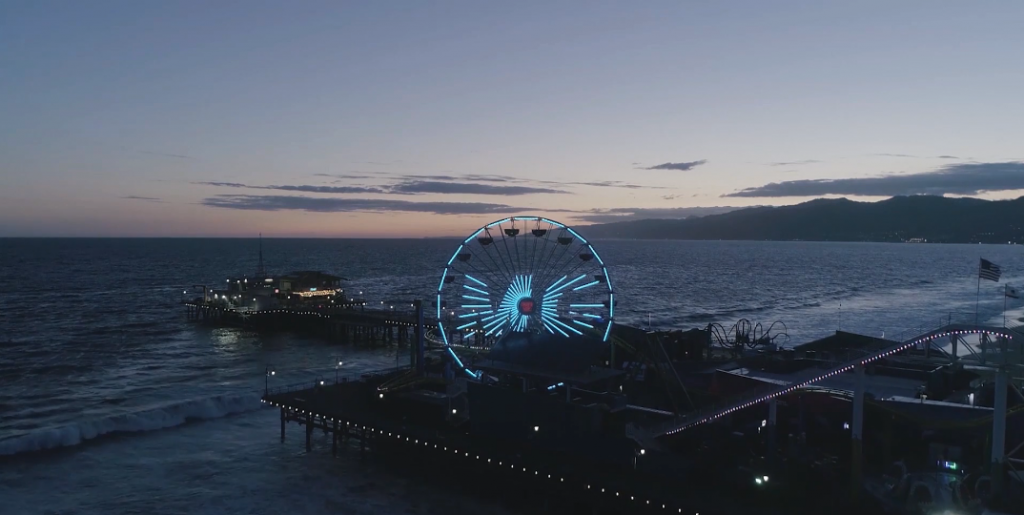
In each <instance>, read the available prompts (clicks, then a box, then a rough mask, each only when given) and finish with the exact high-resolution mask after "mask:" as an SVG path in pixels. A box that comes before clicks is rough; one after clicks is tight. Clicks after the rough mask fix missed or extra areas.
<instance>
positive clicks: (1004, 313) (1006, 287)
mask: <svg viewBox="0 0 1024 515" xmlns="http://www.w3.org/2000/svg"><path fill="white" fill-rule="evenodd" d="M1008 293H1010V285H1009V284H1004V285H1003V327H1006V294H1008Z"/></svg>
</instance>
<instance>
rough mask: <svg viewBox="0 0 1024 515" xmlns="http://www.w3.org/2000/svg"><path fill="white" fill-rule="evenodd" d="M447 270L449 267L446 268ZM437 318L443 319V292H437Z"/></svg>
mask: <svg viewBox="0 0 1024 515" xmlns="http://www.w3.org/2000/svg"><path fill="white" fill-rule="evenodd" d="M445 270H447V269H445ZM437 319H438V320H441V294H440V293H438V294H437Z"/></svg>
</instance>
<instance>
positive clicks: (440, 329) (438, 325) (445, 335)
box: [437, 320, 462, 367]
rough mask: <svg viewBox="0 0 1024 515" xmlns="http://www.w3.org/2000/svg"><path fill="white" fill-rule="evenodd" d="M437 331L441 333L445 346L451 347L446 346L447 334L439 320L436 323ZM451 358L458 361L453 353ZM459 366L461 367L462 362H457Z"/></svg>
mask: <svg viewBox="0 0 1024 515" xmlns="http://www.w3.org/2000/svg"><path fill="white" fill-rule="evenodd" d="M437 330H438V332H440V333H441V338H444V344H445V346H447V347H451V345H449V344H448V334H447V331H445V330H444V324H443V323H442V322H441V321H440V320H438V321H437ZM452 356H454V357H455V361H459V357H458V356H455V354H454V353H453V354H452ZM459 366H460V367H461V366H462V362H459Z"/></svg>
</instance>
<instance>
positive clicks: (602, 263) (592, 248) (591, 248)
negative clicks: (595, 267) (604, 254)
mask: <svg viewBox="0 0 1024 515" xmlns="http://www.w3.org/2000/svg"><path fill="white" fill-rule="evenodd" d="M587 246H588V247H590V253H591V254H593V255H594V257H595V258H597V262H598V263H601V266H604V261H602V260H601V256H598V255H597V251H596V250H594V246H593V245H587Z"/></svg>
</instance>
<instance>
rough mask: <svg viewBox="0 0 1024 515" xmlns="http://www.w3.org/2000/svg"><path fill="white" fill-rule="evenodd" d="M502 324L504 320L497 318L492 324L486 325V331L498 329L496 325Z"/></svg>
mask: <svg viewBox="0 0 1024 515" xmlns="http://www.w3.org/2000/svg"><path fill="white" fill-rule="evenodd" d="M502 322H504V320H502V319H501V318H495V319H494V320H491V321H490V322H487V323H486V324H484V329H490V328H491V327H497V325H495V324H499V325H500V324H501V323H502Z"/></svg>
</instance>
